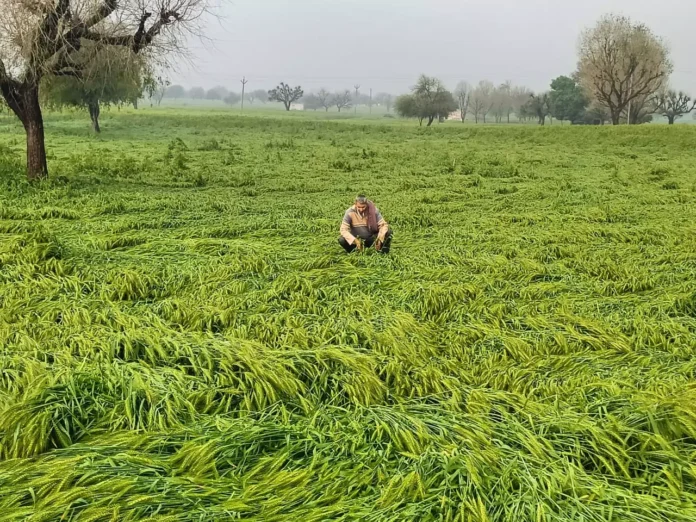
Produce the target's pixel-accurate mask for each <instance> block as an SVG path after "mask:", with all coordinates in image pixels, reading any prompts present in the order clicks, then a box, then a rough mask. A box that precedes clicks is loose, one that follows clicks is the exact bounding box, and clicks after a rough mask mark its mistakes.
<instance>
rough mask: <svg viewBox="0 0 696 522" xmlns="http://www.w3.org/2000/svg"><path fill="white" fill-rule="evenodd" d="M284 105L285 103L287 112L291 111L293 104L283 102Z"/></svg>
mask: <svg viewBox="0 0 696 522" xmlns="http://www.w3.org/2000/svg"><path fill="white" fill-rule="evenodd" d="M283 103H285V110H286V111H289V110H290V105H291V102H283Z"/></svg>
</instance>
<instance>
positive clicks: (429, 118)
mask: <svg viewBox="0 0 696 522" xmlns="http://www.w3.org/2000/svg"><path fill="white" fill-rule="evenodd" d="M434 119H435V116H428V125H427V126H428V127H430V126H431V125H432V124H433V120H434Z"/></svg>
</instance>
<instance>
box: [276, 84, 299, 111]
mask: <svg viewBox="0 0 696 522" xmlns="http://www.w3.org/2000/svg"><path fill="white" fill-rule="evenodd" d="M303 95H304V91H303V90H302V87H300V86H299V85H298V86H297V87H290V86H289V85H286V84H285V83H283V82H280V85H278V87H276V88H275V89H271V90H270V91H268V99H269V100H270V101H278V102H281V103H282V104H283V105H285V110H286V111H289V110H290V106H291V105H292V104H293V103H295V102H296V101H297V100H299V99H300V98H302V96H303Z"/></svg>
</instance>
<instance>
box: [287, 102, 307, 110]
mask: <svg viewBox="0 0 696 522" xmlns="http://www.w3.org/2000/svg"><path fill="white" fill-rule="evenodd" d="M290 110H291V111H303V110H304V103H291V104H290Z"/></svg>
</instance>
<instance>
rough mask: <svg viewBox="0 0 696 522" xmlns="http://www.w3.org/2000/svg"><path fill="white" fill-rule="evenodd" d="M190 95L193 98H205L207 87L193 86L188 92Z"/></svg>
mask: <svg viewBox="0 0 696 522" xmlns="http://www.w3.org/2000/svg"><path fill="white" fill-rule="evenodd" d="M188 95H189V98H191V99H192V100H202V99H203V98H205V89H204V88H203V87H193V88H192V89H191V90H190V91H189V92H188Z"/></svg>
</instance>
